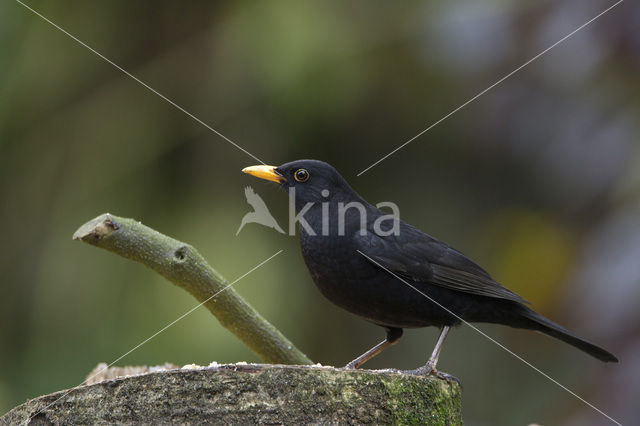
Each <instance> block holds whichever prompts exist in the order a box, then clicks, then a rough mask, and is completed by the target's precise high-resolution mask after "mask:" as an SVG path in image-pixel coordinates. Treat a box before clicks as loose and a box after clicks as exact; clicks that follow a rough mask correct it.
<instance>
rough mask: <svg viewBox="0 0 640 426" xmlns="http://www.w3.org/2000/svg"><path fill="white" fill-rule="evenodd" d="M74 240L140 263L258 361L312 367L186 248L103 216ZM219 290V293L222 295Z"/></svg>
mask: <svg viewBox="0 0 640 426" xmlns="http://www.w3.org/2000/svg"><path fill="white" fill-rule="evenodd" d="M73 239H74V240H79V241H83V242H85V243H88V244H91V245H93V246H96V247H100V248H103V249H106V250H109V251H110V252H113V253H115V254H117V255H120V256H122V257H125V258H127V259H131V260H134V261H136V262H139V263H142V264H143V265H145V266H147V267H149V268H151V269H153V270H154V271H155V272H157V273H158V274H160V275H162V276H163V277H165V278H166V279H167V280H169V281H170V282H172V283H173V284H175V285H177V286H178V287H181V288H183V289H185V290H186V291H188V292H189V293H191V294H192V295H193V296H194V297H195V298H196V299H198V300H199V301H200V302H204V301H205V300H207V299H209V298H210V297H211V296H213V295H214V294H216V293H217V292H220V293H219V294H218V295H217V296H216V297H214V298H212V299H211V300H208V301H207V302H205V303H204V306H206V308H207V309H208V310H209V311H210V312H211V313H212V314H213V315H214V316H215V317H216V318H217V319H218V321H220V324H222V325H223V326H224V327H226V328H227V329H228V330H230V331H231V332H232V333H233V334H235V335H236V336H237V337H238V338H239V339H240V340H242V341H243V342H244V343H245V344H246V345H247V346H248V347H249V348H251V350H253V351H254V352H255V353H256V354H257V355H258V356H259V357H260V358H261V359H262V360H263V361H265V362H269V363H279V364H312V362H311V360H310V359H309V358H307V356H306V355H305V354H304V353H302V352H301V351H300V350H299V349H298V348H296V347H295V346H294V345H293V343H291V342H290V341H289V340H288V339H287V338H286V337H285V336H284V335H283V334H282V333H281V332H280V331H279V330H278V329H276V328H275V327H274V326H273V325H272V324H271V323H269V322H268V321H267V320H266V319H264V318H263V317H262V316H261V315H260V314H259V313H258V312H257V311H256V310H255V309H253V308H252V307H251V306H250V305H249V304H248V303H247V302H246V301H245V300H244V299H243V298H242V297H241V296H240V295H239V294H238V293H236V291H235V290H234V289H233V288H232V287H230V288H227V289H224V288H225V287H226V286H228V285H229V283H228V282H227V280H225V279H224V278H223V277H222V276H221V275H220V274H219V273H218V272H216V271H215V270H214V269H213V268H212V267H211V266H210V265H209V264H208V263H207V262H206V261H205V260H204V258H203V257H202V256H201V255H200V254H199V253H198V251H197V250H196V249H195V248H194V247H192V246H191V245H189V244H186V243H183V242H181V241H178V240H175V239H173V238H170V237H167V236H166V235H163V234H161V233H159V232H157V231H155V230H153V229H151V228H149V227H147V226H145V225H143V224H142V223H140V222H138V221H136V220H133V219H127V218H121V217H117V216H113V215H111V214H109V213H106V214H103V215H100V216H98V217H97V218H95V219H93V220H91V221H89V222H87V223H85V224H84V225H82V226H81V227H80V228H79V229H78V230H77V231H76V232H75V234H73ZM223 289H224V291H222V290H223Z"/></svg>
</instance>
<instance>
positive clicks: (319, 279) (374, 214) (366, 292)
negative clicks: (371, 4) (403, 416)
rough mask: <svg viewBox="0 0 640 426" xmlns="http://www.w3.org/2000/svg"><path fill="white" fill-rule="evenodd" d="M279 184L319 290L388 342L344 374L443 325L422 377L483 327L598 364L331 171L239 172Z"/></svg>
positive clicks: (316, 165)
mask: <svg viewBox="0 0 640 426" xmlns="http://www.w3.org/2000/svg"><path fill="white" fill-rule="evenodd" d="M242 171H243V172H244V173H248V174H251V175H253V176H256V177H258V178H262V179H266V180H269V181H273V182H277V183H278V184H280V186H281V187H282V188H284V189H286V190H288V191H289V196H290V198H291V202H292V205H293V206H294V207H295V212H296V217H295V219H296V221H297V222H298V228H299V232H300V246H301V248H302V255H303V258H304V261H305V263H306V265H307V268H308V269H309V272H310V273H311V277H312V278H313V281H314V282H315V284H316V286H317V287H318V289H319V290H320V292H321V293H322V294H323V295H324V296H325V297H326V298H327V299H329V300H330V301H331V302H333V303H334V304H336V305H338V306H339V307H341V308H343V309H345V310H347V311H349V312H351V313H353V314H356V315H358V316H360V317H361V318H363V319H365V320H367V321H369V322H372V323H373V324H376V325H379V326H381V327H383V328H385V329H386V332H387V333H386V339H385V340H384V341H382V342H380V343H379V344H378V345H376V346H374V347H373V348H371V349H370V350H368V351H367V352H365V353H364V354H362V355H361V356H359V357H358V358H356V359H354V360H353V361H351V362H350V363H348V364H347V365H346V366H345V367H346V368H358V367H359V366H361V365H362V364H363V363H365V362H366V361H367V360H369V359H371V358H373V357H374V356H376V355H377V354H379V353H380V352H381V351H382V350H384V349H385V348H387V347H388V346H390V345H393V344H394V343H396V342H397V341H398V339H400V337H401V336H402V329H403V328H409V327H427V326H436V327H440V328H441V332H440V335H439V337H438V340H437V343H436V346H435V348H434V350H433V353H432V354H431V357H430V358H429V360H428V362H427V364H426V365H425V366H424V367H421V368H419V369H417V370H414V371H415V372H416V373H420V374H439V373H438V372H437V370H436V363H437V361H438V356H439V354H440V350H441V348H442V344H443V342H444V339H445V337H446V336H447V333H448V332H449V329H450V327H453V326H456V325H459V324H461V323H462V322H485V323H497V324H503V325H508V326H511V327H516V328H523V329H529V330H535V331H539V332H542V333H544V334H547V335H549V336H551V337H555V338H556V339H559V340H562V341H563V342H566V343H568V344H570V345H573V346H575V347H576V348H578V349H580V350H582V351H584V352H586V353H588V354H589V355H591V356H593V357H595V358H597V359H599V360H601V361H604V362H617V361H618V360H617V358H616V357H615V356H614V355H612V354H611V353H609V352H607V351H606V350H604V349H602V348H600V347H598V346H596V345H594V344H592V343H589V342H587V341H585V340H583V339H581V338H579V337H577V336H575V335H574V334H573V333H571V332H570V331H569V330H566V329H565V328H563V327H561V326H559V325H558V324H556V323H554V322H552V321H550V320H548V319H547V318H545V317H543V316H542V315H540V314H538V313H537V312H535V311H533V310H532V309H530V308H529V307H528V306H527V304H528V302H527V301H525V300H524V299H523V298H522V297H520V296H518V295H517V294H515V293H514V292H512V291H510V290H509V289H507V288H505V287H503V286H502V285H500V284H498V283H497V282H496V281H495V280H493V279H492V278H491V276H490V275H489V274H488V273H487V272H486V271H485V270H484V269H482V268H481V267H480V266H478V265H477V264H476V263H474V262H473V261H472V260H470V259H469V258H468V257H466V256H465V255H463V254H462V253H460V252H459V251H457V250H455V249H454V248H452V247H450V246H448V245H447V244H445V243H443V242H440V241H438V240H437V239H435V238H433V237H431V236H430V235H427V234H425V233H424V232H422V231H420V230H419V229H417V228H415V227H413V226H411V225H409V224H408V223H405V222H403V221H401V220H400V219H398V218H397V217H395V216H392V215H390V214H388V213H385V212H383V211H381V210H379V209H378V208H376V207H374V206H373V205H371V204H369V203H368V202H366V201H365V200H364V199H363V198H362V197H361V196H360V195H358V193H357V192H355V191H354V190H353V189H352V188H351V187H350V186H349V184H348V183H347V182H346V181H345V180H344V178H343V177H342V176H341V175H340V174H339V173H338V172H337V171H336V169H334V168H333V167H332V166H331V165H329V164H327V163H324V162H322V161H317V160H297V161H292V162H290V163H286V164H283V165H281V166H279V167H274V166H264V165H262V166H253V167H247V168H245V169H243V170H242Z"/></svg>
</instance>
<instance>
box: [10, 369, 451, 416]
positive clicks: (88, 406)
mask: <svg viewBox="0 0 640 426" xmlns="http://www.w3.org/2000/svg"><path fill="white" fill-rule="evenodd" d="M132 368H134V367H132ZM137 368H138V369H140V370H145V367H137ZM147 370H148V369H147ZM101 371H104V370H101ZM460 400H461V397H460V387H459V386H458V384H457V383H456V382H453V381H446V380H441V379H438V378H436V377H431V376H427V377H425V376H414V375H407V374H398V373H389V372H382V371H371V370H350V371H345V370H338V369H334V368H324V367H315V366H305V367H302V366H282V365H260V364H244V365H241V364H230V365H219V366H215V367H210V368H196V369H178V370H168V371H156V372H153V373H147V374H142V375H134V376H130V377H119V378H115V379H107V380H105V381H101V382H99V383H95V384H92V385H89V386H81V387H79V388H76V389H75V390H74V391H73V392H70V393H69V392H66V393H65V391H60V392H56V393H53V394H50V395H45V396H41V397H39V398H36V399H32V400H29V401H27V402H26V403H24V404H22V405H20V406H18V407H16V408H14V409H13V410H11V411H9V412H8V413H7V414H5V415H4V416H3V417H0V423H2V421H5V422H6V423H7V424H27V423H29V421H31V422H32V423H29V424H46V425H50V424H51V425H53V424H92V425H93V424H98V425H102V424H105V425H111V424H137V423H144V424H224V425H228V424H285V425H286V424H292V425H299V424H400V425H438V426H445V425H460V424H462V413H461V404H460Z"/></svg>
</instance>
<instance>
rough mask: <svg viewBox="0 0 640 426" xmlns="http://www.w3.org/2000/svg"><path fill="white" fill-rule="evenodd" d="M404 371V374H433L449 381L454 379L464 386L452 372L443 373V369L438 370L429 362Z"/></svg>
mask: <svg viewBox="0 0 640 426" xmlns="http://www.w3.org/2000/svg"><path fill="white" fill-rule="evenodd" d="M402 373H404V374H412V375H414V376H433V377H437V378H439V379H442V380H447V381H454V382H456V383H458V385H460V387H462V382H461V381H460V379H458V378H457V377H455V376H452V375H451V374H447V373H443V372H441V371H438V370H436V369H435V368H434V367H433V365H432V364H430V363H427V364H426V365H424V366H422V367H420V368H416V369H415V370H405V371H402Z"/></svg>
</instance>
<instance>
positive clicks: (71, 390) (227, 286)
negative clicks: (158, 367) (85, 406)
mask: <svg viewBox="0 0 640 426" xmlns="http://www.w3.org/2000/svg"><path fill="white" fill-rule="evenodd" d="M282 252H283V250H278V251H277V252H276V253H275V254H272V255H271V256H270V257H269V258H268V259H265V260H263V261H262V262H260V263H259V264H257V265H256V266H254V267H253V268H251V269H250V270H248V271H247V272H245V273H244V274H242V275H240V276H239V277H238V278H236V279H235V280H233V281H232V282H231V283H230V284H228V285H226V286H225V287H224V288H222V289H221V290H218V291H217V292H215V293H214V294H213V295H212V296H210V297H209V298H207V299H206V300H204V301H203V302H202V303H199V304H198V305H196V306H194V307H193V308H191V309H189V310H188V311H187V312H185V313H184V314H182V315H180V316H179V317H178V318H176V319H175V320H173V321H171V322H170V323H169V324H167V325H165V326H164V327H162V328H161V329H160V330H158V331H156V332H155V333H154V334H152V335H151V336H149V337H147V338H146V339H144V340H143V341H142V342H140V343H138V344H137V345H136V346H134V347H133V348H131V349H130V350H129V351H127V352H126V353H125V354H123V355H120V356H119V357H118V358H116V359H115V360H113V361H111V362H110V363H109V365H107V366H106V367H104V368H102V369H101V370H99V371H97V372H96V373H94V374H92V375H91V376H89V377H87V378H86V379H85V380H84V381H83V382H82V383H85V382H87V381H89V380H91V379H92V378H94V377H95V376H97V375H99V374H100V373H102V372H103V371H105V370H106V369H108V368H109V367H111V366H112V365H113V364H115V363H116V362H118V361H120V360H121V359H122V358H124V357H126V356H127V355H129V354H130V353H131V352H133V351H135V350H136V349H138V348H139V347H140V346H142V345H144V344H145V343H147V342H148V341H149V340H151V339H153V338H154V337H156V336H157V335H158V334H160V333H162V332H164V331H165V330H166V329H168V328H169V327H171V326H172V325H174V324H175V323H177V322H178V321H180V320H181V319H183V318H184V317H186V316H187V315H189V314H191V313H192V312H193V311H195V310H196V309H198V308H199V307H200V306H202V305H204V304H205V303H207V302H208V301H210V300H211V299H213V298H214V297H216V296H217V295H219V294H220V293H222V292H223V291H225V290H226V289H228V288H229V287H231V286H232V285H234V284H235V283H237V282H238V281H240V280H241V279H243V278H244V277H246V276H247V275H249V274H250V273H252V272H253V271H255V270H256V269H258V268H259V267H261V266H262V265H264V264H265V263H267V262H268V261H270V260H271V259H273V258H274V257H276V256H277V255H279V254H280V253H282ZM82 383H80V384H79V385H78V386H76V387H74V388H71V389H69V390H67V391H66V392H64V393H63V394H62V395H60V396H59V397H58V398H57V399H56V400H55V401H53V402H52V403H50V404H49V405H47V406H45V407H44V408H41V409H39V410H38V411H36V412H35V413H33V414H30V415H29V419H32V418H34V417H35V416H36V415H38V414H39V413H41V412H42V411H44V410H46V409H47V408H49V407H51V406H52V405H53V404H55V403H56V402H58V401H60V400H61V399H62V398H64V397H65V396H67V395H68V394H69V393H71V392H73V391H74V390H76V389H78V388H79V387H80V386H82ZM27 423H28V422H27Z"/></svg>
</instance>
